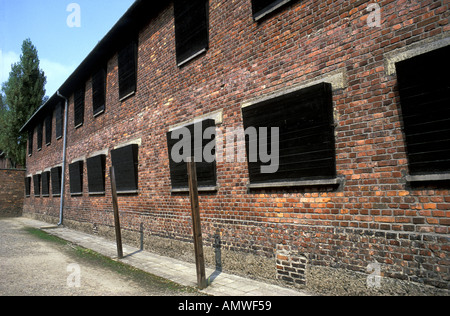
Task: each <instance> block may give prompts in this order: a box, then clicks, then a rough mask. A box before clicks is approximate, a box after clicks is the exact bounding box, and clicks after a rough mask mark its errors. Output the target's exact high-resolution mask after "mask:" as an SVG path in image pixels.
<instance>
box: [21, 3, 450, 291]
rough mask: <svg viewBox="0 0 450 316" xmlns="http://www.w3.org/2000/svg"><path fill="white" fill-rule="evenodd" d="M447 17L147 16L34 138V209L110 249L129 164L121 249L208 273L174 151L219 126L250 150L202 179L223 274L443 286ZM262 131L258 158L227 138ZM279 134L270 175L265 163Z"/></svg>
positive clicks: (357, 286) (417, 6) (212, 256)
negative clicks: (201, 266) (181, 141)
mask: <svg viewBox="0 0 450 316" xmlns="http://www.w3.org/2000/svg"><path fill="white" fill-rule="evenodd" d="M449 11H450V4H449V3H448V1H431V0H427V1H416V0H410V1H403V0H398V1H393V0H380V1H365V0H361V1H347V0H337V1H312V0H302V1H289V0H284V1H281V0H277V1H269V0H260V1H256V0H253V1H251V0H236V1H224V0H210V1H205V0H196V1H175V3H174V1H167V2H166V1H160V2H158V3H157V4H154V3H153V2H150V1H140V0H138V1H136V2H135V3H134V4H133V6H132V7H131V8H130V9H129V10H128V11H127V12H126V13H125V15H124V16H123V17H122V18H121V19H120V20H119V21H118V23H117V24H116V25H115V26H114V27H113V28H112V29H111V31H110V32H109V33H108V34H107V35H106V36H105V37H104V38H103V39H102V40H101V41H100V42H99V44H98V45H97V46H96V47H95V48H94V49H93V51H92V52H91V53H90V55H89V56H87V57H86V59H85V60H84V61H83V62H82V64H80V66H79V67H78V68H77V69H76V70H75V72H74V73H73V74H72V75H71V76H70V77H69V78H68V79H67V81H66V82H65V83H64V84H63V85H62V86H61V88H60V90H59V94H57V93H55V95H53V96H52V97H51V98H50V99H49V101H48V102H47V103H46V104H44V105H43V106H42V107H41V108H40V109H39V110H38V111H37V112H36V113H35V114H34V115H33V117H32V118H31V119H30V120H29V122H28V123H27V124H26V125H25V126H24V127H23V130H27V131H29V146H28V147H29V148H28V150H29V157H28V159H27V168H28V170H27V179H26V192H27V194H26V195H27V197H26V199H25V203H24V213H25V214H26V215H27V216H34V217H37V218H40V219H44V220H47V221H52V222H58V219H59V218H60V205H61V204H63V218H64V224H65V225H67V226H70V227H74V228H77V229H81V230H84V231H88V232H91V233H96V234H97V233H98V234H102V235H105V236H113V225H114V221H113V213H112V202H111V193H110V192H111V187H110V181H109V179H110V176H109V168H110V166H112V165H114V167H115V168H116V176H117V178H118V189H119V193H121V194H120V196H119V207H120V211H121V216H122V217H121V221H122V228H123V230H124V237H125V238H126V239H127V240H128V241H129V242H134V243H136V244H139V242H140V241H142V242H143V244H144V246H145V247H146V248H147V249H150V250H152V251H155V252H158V253H160V254H163V255H169V256H175V257H178V258H183V259H185V260H193V250H192V249H193V247H192V241H191V239H192V238H191V236H192V234H191V216H190V204H189V195H188V194H187V193H186V192H187V190H186V188H187V180H186V179H187V178H186V174H185V173H186V169H185V168H186V167H185V165H184V163H183V162H181V163H180V162H179V161H176V160H175V159H173V157H172V156H171V155H169V153H172V152H173V151H174V148H176V146H177V142H176V138H175V137H174V134H177V133H178V132H179V131H180V130H185V129H182V127H187V130H189V131H195V130H199V131H200V132H203V131H206V129H207V128H211V127H212V128H213V130H214V129H215V131H216V138H215V142H216V145H217V144H218V140H219V138H218V136H217V135H219V134H220V135H222V136H223V137H222V138H223V139H227V136H232V137H229V138H228V139H235V142H234V143H232V144H234V145H232V146H230V147H225V146H222V147H223V148H224V149H223V150H222V151H221V150H219V146H217V148H216V154H217V156H219V155H221V154H223V155H224V156H226V157H227V159H216V160H215V161H212V162H211V161H207V162H206V161H203V162H201V163H200V162H199V163H198V164H197V169H198V171H199V184H200V209H201V217H202V230H203V238H204V243H205V253H206V256H207V262H208V264H210V265H214V264H215V263H216V264H217V263H218V261H220V264H221V266H222V268H223V269H224V270H228V271H233V272H236V273H241V274H244V275H248V276H251V277H255V278H264V279H265V280H269V281H273V282H283V283H284V284H287V285H295V286H301V287H307V288H310V289H313V290H316V291H323V292H327V293H328V292H329V291H334V292H336V293H362V292H366V293H378V292H381V293H405V291H409V292H410V293H411V291H412V290H411V289H414V290H417V292H412V293H436V292H438V291H445V290H448V289H449V286H450V283H449V275H450V273H449V269H450V265H449V247H450V243H449V224H450V218H449V217H450V191H449V180H450V151H449V148H450V146H449V145H450V142H449V139H450V135H449V133H450V124H449V123H450V110H449V107H448V104H449V101H450V100H449V98H450V97H449V95H450V94H449V92H450V91H449V87H450V82H449V76H448V74H449V70H450V67H449V58H448V56H449V52H450V24H449V23H448V22H449V21H448V20H449V15H448V12H449ZM60 95H61V96H63V97H61V96H60ZM64 97H66V98H67V99H68V103H67V109H68V110H67V111H65V100H64ZM65 114H67V133H65V132H64V121H65V116H66V115H65ZM194 123H195V124H194ZM200 123H201V124H200ZM252 127H254V128H255V130H256V131H257V138H256V142H255V140H254V139H252V138H251V137H250V136H248V135H247V137H245V138H239V135H238V136H237V137H234V136H235V135H233V134H232V133H233V131H236V130H240V129H242V130H243V129H244V128H245V131H246V132H247V131H248V129H251V128H252ZM264 127H268V128H269V129H268V130H267V133H266V135H265V137H263V136H262V135H263V132H262V131H263V128H264ZM272 127H276V128H278V132H279V133H278V135H275V132H274V130H271V129H270V128H272ZM236 135H237V134H236ZM277 137H278V140H279V141H278V142H276V143H270V144H271V145H270V146H268V145H267V144H266V145H267V146H268V147H269V149H270V150H271V151H272V153H274V151H275V147H274V144H278V147H279V148H278V153H279V155H278V156H277V158H278V161H277V164H276V165H277V168H276V171H275V172H273V171H272V172H263V170H264V167H267V166H268V162H267V161H268V160H267V159H266V160H264V159H263V158H264V157H263V155H262V152H261V150H260V151H259V155H258V154H256V155H253V154H252V151H251V148H252V146H254V145H255V143H256V144H259V145H260V149H261V148H262V147H263V144H264V142H263V141H261V139H265V140H267V141H270V140H275V139H277ZM174 139H175V141H174ZM64 140H66V141H67V147H66V150H67V151H66V155H65V157H66V164H64V162H63V161H64V159H63V157H64V155H63V153H64ZM206 140H207V141H210V142H211V141H212V140H214V137H213V136H212V137H210V138H207V139H206ZM258 140H259V142H258ZM207 141H206V142H205V141H203V143H200V144H198V145H197V146H194V145H192V149H193V152H196V148H200V149H205V147H207V145H208V144H207ZM252 141H253V142H252ZM192 143H194V142H193V141H192ZM228 145H229V142H227V146H228ZM256 146H258V145H256ZM267 146H266V147H267ZM190 148H191V147H190ZM243 148H244V149H245V151H244V155H243V156H244V159H240V158H239V151H240V150H242V149H243ZM265 149H266V153H268V152H269V151H270V150H267V149H268V148H265ZM231 150H233V153H236V154H235V155H234V156H233V155H232V157H234V159H228V158H229V157H230V151H231ZM183 154H185V153H184V152H183ZM225 154H226V155H225ZM241 154H242V152H241ZM241 158H242V157H241ZM272 158H274V156H273V157H272ZM272 162H273V161H272ZM63 166H65V168H63ZM62 180H65V185H64V186H63V184H64V183H63V182H64V181H62ZM62 186H63V188H64V189H63V191H62V192H63V195H62V196H61V187H62ZM61 199H63V203H61ZM378 276H382V277H383V278H382V281H381V284H379V283H378V284H377V283H376V282H375V283H373V284H375V286H369V285H370V284H369V283H368V284H367V285H366V280H367V281H369V280H375V281H376V280H378V279H377V277H378ZM371 277H373V279H371ZM373 284H372V285H373ZM405 288H408V290H404V289H405ZM423 291H424V292H423Z"/></svg>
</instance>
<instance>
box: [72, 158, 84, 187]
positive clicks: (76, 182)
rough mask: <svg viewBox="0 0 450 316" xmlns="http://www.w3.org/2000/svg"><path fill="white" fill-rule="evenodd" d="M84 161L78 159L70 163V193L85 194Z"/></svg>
mask: <svg viewBox="0 0 450 316" xmlns="http://www.w3.org/2000/svg"><path fill="white" fill-rule="evenodd" d="M83 165H84V164H83V161H82V160H81V161H76V162H74V163H72V164H70V165H69V177H70V194H71V195H82V194H83Z"/></svg>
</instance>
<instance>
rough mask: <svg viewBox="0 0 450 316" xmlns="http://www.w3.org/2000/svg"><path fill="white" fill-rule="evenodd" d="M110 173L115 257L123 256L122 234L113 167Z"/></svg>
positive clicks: (120, 257)
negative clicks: (115, 245) (115, 244)
mask: <svg viewBox="0 0 450 316" xmlns="http://www.w3.org/2000/svg"><path fill="white" fill-rule="evenodd" d="M109 172H110V175H111V191H112V200H113V209H114V226H115V228H116V243H117V257H118V258H119V259H122V258H123V248H122V234H121V232H120V218H119V203H118V202H117V188H116V174H115V172H114V167H111V169H110V170H109Z"/></svg>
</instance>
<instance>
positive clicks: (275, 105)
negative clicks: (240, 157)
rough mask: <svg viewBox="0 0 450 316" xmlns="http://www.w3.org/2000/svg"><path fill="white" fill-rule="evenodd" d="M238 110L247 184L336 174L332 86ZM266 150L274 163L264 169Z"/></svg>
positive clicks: (297, 179)
mask: <svg viewBox="0 0 450 316" xmlns="http://www.w3.org/2000/svg"><path fill="white" fill-rule="evenodd" d="M242 114H243V119H244V128H245V133H246V150H247V161H248V168H249V176H250V183H251V184H260V183H276V182H294V181H305V180H325V179H333V178H335V177H336V154H335V139H334V119H333V101H332V89H331V84H329V83H320V84H318V85H315V86H312V87H307V88H304V89H301V90H299V91H295V92H292V93H289V94H285V95H282V96H279V97H276V98H273V99H269V100H266V101H262V102H260V103H257V104H254V105H251V106H248V107H244V108H243V109H242ZM269 153H270V155H271V158H272V160H273V159H275V158H276V159H277V160H278V165H277V166H272V167H271V168H270V169H267V168H265V167H267V165H268V161H267V159H265V157H266V156H268V154H269ZM270 163H271V164H273V161H270ZM274 167H275V168H274ZM266 169H267V170H266Z"/></svg>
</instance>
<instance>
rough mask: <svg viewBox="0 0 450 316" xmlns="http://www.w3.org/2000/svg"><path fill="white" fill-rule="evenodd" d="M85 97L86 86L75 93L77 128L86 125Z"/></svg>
mask: <svg viewBox="0 0 450 316" xmlns="http://www.w3.org/2000/svg"><path fill="white" fill-rule="evenodd" d="M84 96H85V89H84V86H82V87H80V88H79V89H78V90H76V91H75V97H74V98H75V100H74V104H75V106H74V108H75V128H77V127H80V126H82V125H83V123H84Z"/></svg>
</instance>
